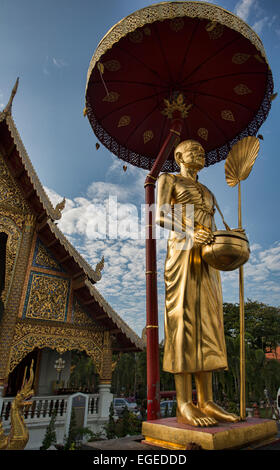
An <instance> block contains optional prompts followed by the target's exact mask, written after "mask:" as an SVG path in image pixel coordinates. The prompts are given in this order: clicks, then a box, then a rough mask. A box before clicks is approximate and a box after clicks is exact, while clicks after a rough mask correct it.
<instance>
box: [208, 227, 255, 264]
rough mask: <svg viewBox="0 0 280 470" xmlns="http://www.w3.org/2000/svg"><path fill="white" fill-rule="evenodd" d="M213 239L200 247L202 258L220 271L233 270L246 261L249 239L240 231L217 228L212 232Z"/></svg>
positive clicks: (248, 254) (248, 251)
mask: <svg viewBox="0 0 280 470" xmlns="http://www.w3.org/2000/svg"><path fill="white" fill-rule="evenodd" d="M213 235H214V237H215V238H214V241H213V242H212V243H211V244H209V245H204V246H203V247H202V252H201V254H202V258H203V260H204V261H206V263H208V264H209V265H210V266H212V267H213V268H216V269H219V270H220V271H233V270H234V269H237V268H239V267H240V266H242V265H243V264H244V263H246V261H248V259H249V256H250V247H249V241H248V239H247V237H246V235H245V234H244V233H242V232H238V231H234V230H230V231H229V230H218V231H216V232H213Z"/></svg>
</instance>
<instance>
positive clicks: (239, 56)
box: [231, 52, 251, 65]
mask: <svg viewBox="0 0 280 470" xmlns="http://www.w3.org/2000/svg"><path fill="white" fill-rule="evenodd" d="M249 57H251V55H250V54H243V53H242V52H237V53H236V54H234V55H233V57H232V59H231V60H232V62H233V63H234V64H236V65H241V64H244V63H245V62H247V60H248V59H249Z"/></svg>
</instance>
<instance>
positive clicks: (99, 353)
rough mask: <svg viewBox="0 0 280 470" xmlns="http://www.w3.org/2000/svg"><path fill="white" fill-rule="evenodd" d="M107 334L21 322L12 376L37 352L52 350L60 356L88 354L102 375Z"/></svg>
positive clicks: (11, 361)
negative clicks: (36, 350) (37, 349)
mask: <svg viewBox="0 0 280 470" xmlns="http://www.w3.org/2000/svg"><path fill="white" fill-rule="evenodd" d="M103 336H104V334H103V332H100V331H96V330H94V329H93V328H91V329H88V328H87V329H86V328H84V329H82V328H76V327H73V325H65V324H64V325H63V326H60V325H59V326H58V325H49V324H47V325H46V324H44V323H43V322H40V321H28V320H20V321H18V323H17V324H16V328H15V334H14V338H13V342H12V347H11V360H10V366H9V372H10V373H11V372H12V370H13V369H14V368H15V367H16V366H17V364H19V362H20V361H21V360H22V359H23V358H24V357H25V356H26V355H27V354H28V353H30V352H31V351H33V349H35V348H39V349H42V348H51V349H55V350H57V351H58V352H59V353H63V352H65V351H71V350H73V349H77V350H79V351H85V352H86V353H87V354H88V355H89V356H90V357H91V358H92V359H93V361H94V363H95V366H96V369H97V372H98V373H100V372H101V371H102V364H103V350H102V349H103Z"/></svg>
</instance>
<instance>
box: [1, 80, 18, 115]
mask: <svg viewBox="0 0 280 470" xmlns="http://www.w3.org/2000/svg"><path fill="white" fill-rule="evenodd" d="M18 82H19V77H18V78H17V79H16V83H15V85H14V88H13V89H12V93H11V96H10V99H9V101H8V104H7V106H6V107H5V108H4V110H3V111H2V113H3V114H4V115H5V116H7V114H11V111H12V104H13V99H14V97H15V94H16V92H17V89H18Z"/></svg>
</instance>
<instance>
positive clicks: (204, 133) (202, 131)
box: [197, 127, 208, 140]
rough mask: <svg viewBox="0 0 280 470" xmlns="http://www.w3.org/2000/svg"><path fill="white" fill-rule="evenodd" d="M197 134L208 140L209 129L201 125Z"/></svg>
mask: <svg viewBox="0 0 280 470" xmlns="http://www.w3.org/2000/svg"><path fill="white" fill-rule="evenodd" d="M197 135H198V136H199V137H201V138H202V139H203V140H208V129H205V127H200V128H199V129H198V131H197Z"/></svg>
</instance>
